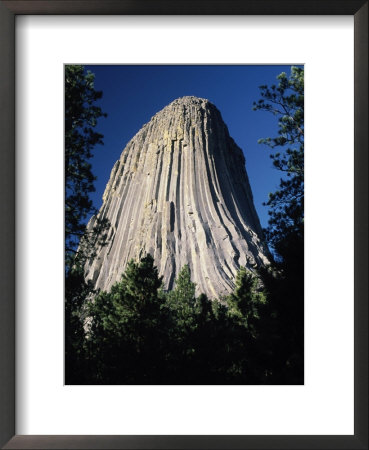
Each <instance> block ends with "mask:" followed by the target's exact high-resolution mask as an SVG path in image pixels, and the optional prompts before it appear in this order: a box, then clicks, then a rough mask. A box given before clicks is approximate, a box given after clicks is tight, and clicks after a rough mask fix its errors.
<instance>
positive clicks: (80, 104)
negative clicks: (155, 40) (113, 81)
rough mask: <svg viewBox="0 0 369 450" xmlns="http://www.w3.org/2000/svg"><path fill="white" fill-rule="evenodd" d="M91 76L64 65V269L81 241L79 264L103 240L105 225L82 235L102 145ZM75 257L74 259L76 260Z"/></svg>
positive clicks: (98, 94) (71, 262) (97, 96)
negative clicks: (95, 151) (94, 153)
mask: <svg viewBox="0 0 369 450" xmlns="http://www.w3.org/2000/svg"><path fill="white" fill-rule="evenodd" d="M94 78H95V76H94V74H93V73H91V72H89V71H87V73H86V72H85V70H84V67H83V66H79V65H66V66H65V259H66V266H67V270H68V268H70V267H71V266H73V265H75V264H76V263H77V261H76V250H77V246H78V245H80V241H81V239H82V238H83V251H80V252H78V258H79V259H80V260H81V261H80V264H81V265H83V263H84V262H85V260H86V258H87V257H89V256H91V251H92V248H93V246H94V244H95V243H96V242H97V241H99V240H100V241H103V236H104V235H103V233H102V232H103V230H104V229H105V227H106V224H105V223H104V222H102V221H100V220H97V221H96V224H95V227H93V228H92V229H91V230H88V231H87V232H86V219H87V218H88V217H90V216H91V215H92V214H96V212H97V211H96V208H94V207H93V205H92V201H91V199H90V198H89V194H90V193H91V192H93V191H94V190H95V187H94V181H95V176H94V175H93V174H92V171H91V163H90V162H89V161H90V159H91V158H92V150H93V149H94V147H95V146H96V145H98V144H99V145H102V143H103V141H102V138H103V136H102V135H101V134H100V133H97V132H95V131H94V127H95V126H96V124H97V120H98V118H99V117H102V116H106V114H104V113H103V112H102V111H101V108H100V107H99V106H96V104H95V103H96V101H97V100H99V99H100V98H101V97H102V92H99V91H95V89H94ZM78 258H77V259H78Z"/></svg>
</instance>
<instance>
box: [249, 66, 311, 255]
mask: <svg viewBox="0 0 369 450" xmlns="http://www.w3.org/2000/svg"><path fill="white" fill-rule="evenodd" d="M277 79H278V85H273V86H271V87H268V86H261V87H260V89H261V96H262V98H261V99H260V100H259V101H258V102H257V103H256V102H255V103H254V109H255V110H263V111H268V112H270V113H272V114H274V115H275V116H277V118H278V136H277V137H275V138H270V137H269V138H264V139H260V140H259V143H263V144H266V145H268V146H269V147H271V148H272V149H275V148H282V149H283V151H281V152H277V153H273V154H271V155H270V157H271V158H272V160H273V165H274V166H275V167H276V168H277V169H278V170H280V171H281V172H283V173H284V174H286V176H287V178H282V179H281V181H280V186H279V189H278V190H277V191H276V192H273V193H271V194H269V200H268V202H267V203H266V205H267V206H269V207H270V209H269V215H270V219H269V227H268V229H266V230H265V234H266V238H267V240H268V243H269V244H270V245H271V246H272V247H273V248H274V250H275V251H276V252H277V254H278V255H279V256H281V257H282V258H283V252H284V250H285V246H286V245H288V243H286V242H285V241H286V240H287V241H288V240H289V239H290V238H291V239H301V240H302V239H303V226H304V69H301V68H298V67H292V69H291V75H290V76H289V77H288V76H287V74H286V73H284V72H283V73H281V74H280V75H278V77H277Z"/></svg>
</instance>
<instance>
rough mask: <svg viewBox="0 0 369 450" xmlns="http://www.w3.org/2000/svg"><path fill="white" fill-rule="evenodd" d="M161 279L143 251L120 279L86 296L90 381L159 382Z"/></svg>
mask: <svg viewBox="0 0 369 450" xmlns="http://www.w3.org/2000/svg"><path fill="white" fill-rule="evenodd" d="M161 282H162V279H161V278H160V277H159V276H158V271H157V268H156V267H155V266H154V261H153V258H152V257H151V256H150V255H147V256H145V257H144V258H142V259H141V260H140V262H138V263H135V262H134V261H130V262H129V263H128V265H127V268H126V271H125V273H124V274H123V275H122V279H121V281H120V282H118V283H116V284H114V285H113V286H112V289H111V291H110V292H109V293H107V292H102V293H100V294H99V295H98V296H97V297H96V298H95V299H93V300H92V301H91V302H90V304H89V317H90V320H91V327H90V331H89V337H88V343H87V346H88V349H89V352H90V358H91V360H92V361H93V364H94V367H95V370H94V376H95V377H96V379H95V382H97V383H104V384H109V383H111V384H150V383H155V382H160V381H159V379H160V378H161V377H160V375H161V372H162V370H163V366H164V361H163V360H164V358H165V353H164V351H163V346H164V343H165V339H164V330H163V326H164V319H165V313H163V312H162V311H161V309H162V304H163V303H164V299H163V298H162V297H161V296H160V295H159V290H160V287H161Z"/></svg>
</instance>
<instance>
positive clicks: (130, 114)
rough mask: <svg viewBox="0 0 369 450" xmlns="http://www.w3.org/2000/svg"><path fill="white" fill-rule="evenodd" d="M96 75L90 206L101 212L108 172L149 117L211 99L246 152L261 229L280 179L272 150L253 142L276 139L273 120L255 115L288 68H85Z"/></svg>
mask: <svg viewBox="0 0 369 450" xmlns="http://www.w3.org/2000/svg"><path fill="white" fill-rule="evenodd" d="M85 67H86V69H89V70H91V71H92V72H93V73H94V74H95V76H96V77H95V89H96V90H101V91H103V97H102V99H101V101H99V105H100V106H101V107H102V110H103V111H104V112H106V113H107V114H108V117H107V118H100V119H99V122H98V125H97V127H96V130H97V131H99V132H100V133H102V134H103V135H104V139H103V140H104V146H97V147H96V148H95V152H94V153H95V157H94V158H93V161H92V165H93V166H92V170H93V173H94V174H95V175H96V176H97V181H96V183H95V186H96V192H95V193H93V194H92V199H93V202H94V205H95V206H96V207H97V208H100V206H101V204H102V194H103V192H104V189H105V186H106V183H107V182H108V179H109V175H110V171H111V169H112V167H113V165H114V163H115V161H116V160H117V159H118V158H119V157H120V154H121V152H122V150H123V149H124V147H125V146H126V144H127V143H128V141H129V140H130V139H131V138H132V137H133V136H134V135H135V134H136V133H137V131H139V129H140V128H141V127H142V125H144V124H145V123H146V122H148V121H149V120H150V119H151V117H152V116H153V115H154V114H155V113H157V112H158V111H160V110H161V109H162V108H164V107H165V106H166V105H168V104H169V103H170V102H172V101H173V100H174V99H176V98H178V97H183V96H185V95H195V96H197V97H203V98H207V99H209V100H210V101H211V102H212V103H214V104H215V106H216V107H217V108H218V109H219V111H220V112H221V114H222V117H223V120H224V122H225V123H226V125H227V126H228V129H229V133H230V135H231V136H232V137H233V139H234V140H235V142H236V143H237V144H238V146H239V147H241V149H242V150H243V152H244V155H245V158H246V170H247V173H248V175H249V178H250V184H251V188H252V191H253V195H254V203H255V207H256V210H257V212H258V214H259V218H260V221H261V224H262V226H263V227H266V226H267V222H268V215H267V207H265V206H263V205H262V203H263V202H264V201H266V200H267V199H268V193H269V192H273V191H275V190H276V188H277V186H278V184H279V180H280V177H281V173H280V172H278V171H277V170H276V169H275V168H273V167H272V160H271V159H270V157H269V155H270V152H271V150H270V149H269V147H267V146H265V145H261V144H258V143H257V141H258V139H260V138H263V137H269V136H270V137H274V136H277V130H278V127H277V118H276V117H275V116H273V115H272V114H270V113H268V112H264V111H253V110H252V105H253V102H254V101H257V100H259V98H260V90H259V86H260V85H263V84H267V85H271V84H276V76H277V75H278V74H280V73H281V72H286V73H287V74H289V73H290V70H291V66H276V65H251V66H247V65H221V66H218V65H217V66H209V65H206V66H198V65H183V66H182V65H175V66H170V65H162V66H160V65H158V66H156V65H154V66H147V65H142V66H134V65H122V66H120V65H119V66H118V65H109V66H108V65H96V66H85Z"/></svg>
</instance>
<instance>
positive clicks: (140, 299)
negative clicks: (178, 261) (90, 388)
mask: <svg viewBox="0 0 369 450" xmlns="http://www.w3.org/2000/svg"><path fill="white" fill-rule="evenodd" d="M228 301H229V304H226V303H220V302H218V301H217V300H214V301H210V300H209V299H208V298H207V297H206V296H205V295H204V294H201V295H199V296H198V297H195V284H194V283H192V282H191V277H190V270H189V267H188V266H184V267H183V269H182V270H181V272H180V274H179V276H178V279H177V280H176V284H175V289H174V290H173V291H171V292H168V293H163V291H162V289H161V278H159V276H158V271H157V268H156V267H155V266H154V264H153V259H152V257H151V256H150V255H147V256H146V257H144V258H142V259H141V260H140V262H138V263H135V262H133V261H131V262H130V263H129V264H128V266H127V269H126V272H125V273H124V274H123V276H122V280H121V281H120V282H119V283H116V284H115V285H114V286H113V287H112V289H111V292H109V293H106V292H101V293H99V294H98V295H97V296H96V297H95V298H94V299H92V300H91V301H90V303H89V307H88V319H87V321H86V322H87V323H89V324H90V326H89V331H88V333H87V334H86V338H85V342H84V349H85V350H84V351H85V355H86V364H85V365H86V367H89V370H88V377H87V379H82V381H81V382H83V383H86V384H248V383H258V382H260V381H261V382H264V372H265V370H264V367H261V365H260V364H259V363H256V364H255V361H254V360H255V359H257V355H256V353H257V348H256V346H255V342H256V337H257V336H258V324H257V322H258V321H259V308H261V307H262V306H263V305H264V304H265V299H264V297H263V295H262V294H261V293H260V292H259V289H258V281H257V278H256V277H255V276H254V275H251V274H249V272H247V271H246V270H245V269H242V270H241V272H240V274H239V276H238V277H237V289H236V291H235V293H234V294H233V295H232V296H231V298H229V299H228Z"/></svg>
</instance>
